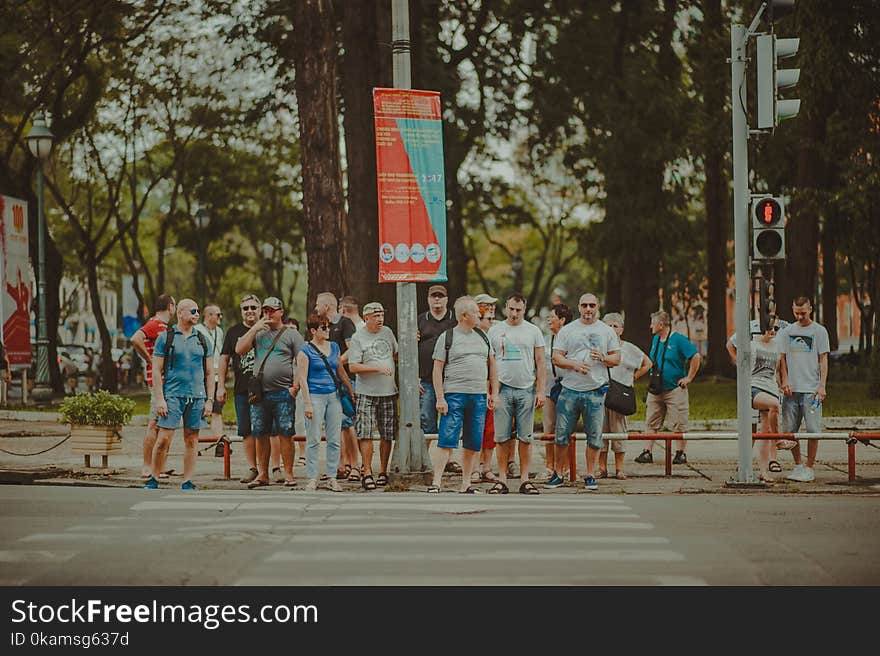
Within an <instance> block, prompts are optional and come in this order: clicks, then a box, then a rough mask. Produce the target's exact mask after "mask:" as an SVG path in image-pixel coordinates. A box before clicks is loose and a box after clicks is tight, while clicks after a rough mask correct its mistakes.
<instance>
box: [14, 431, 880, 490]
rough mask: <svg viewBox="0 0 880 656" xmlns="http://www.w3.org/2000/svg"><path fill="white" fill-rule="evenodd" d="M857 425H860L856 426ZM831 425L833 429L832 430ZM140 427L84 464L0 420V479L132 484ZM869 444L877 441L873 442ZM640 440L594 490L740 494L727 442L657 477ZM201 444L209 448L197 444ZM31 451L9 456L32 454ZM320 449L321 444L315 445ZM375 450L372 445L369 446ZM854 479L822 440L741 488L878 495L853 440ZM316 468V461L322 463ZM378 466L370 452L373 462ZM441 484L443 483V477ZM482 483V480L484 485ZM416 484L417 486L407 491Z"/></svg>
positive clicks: (872, 457) (873, 475) (47, 436)
mask: <svg viewBox="0 0 880 656" xmlns="http://www.w3.org/2000/svg"><path fill="white" fill-rule="evenodd" d="M862 426H863V427H864V424H862ZM835 430H837V427H835ZM143 431H144V428H143V427H142V426H130V427H127V428H125V429H124V430H123V432H122V435H123V440H122V452H121V454H120V455H118V456H117V455H114V456H111V457H110V461H109V468H108V469H101V468H99V467H91V468H86V467H84V466H83V457H82V456H81V455H78V454H75V453H73V452H71V450H70V443H69V442H65V443H63V444H61V445H60V446H58V447H57V448H54V449H52V448H51V447H53V445H55V444H57V443H58V442H60V441H61V440H62V439H64V436H65V435H66V434H67V428H66V426H63V425H60V424H58V423H55V422H52V421H49V422H47V421H12V420H0V449H2V451H0V482H5V483H31V482H34V481H39V482H40V483H42V484H49V485H110V486H119V487H140V486H141V485H142V480H141V478H140V471H141V455H140V451H141V443H142V439H143ZM873 444H875V445H877V446H880V443H877V442H874V443H873ZM642 445H643V443H642V442H636V441H633V442H630V443H629V444H628V446H627V451H628V453H627V461H626V469H627V473H628V475H629V478H628V479H627V480H625V481H618V480H616V479H614V478H608V479H604V480H602V481H600V493H603V494H604V493H610V494H673V493H685V494H686V493H743V491H742V490H731V489H729V488H727V487H725V485H724V484H725V482H726V481H728V480H729V479H731V478H732V477H733V476H734V475H735V473H736V468H737V464H736V463H737V452H736V442H735V441H716V442H710V441H696V440H695V441H692V442H691V443H690V444H689V445H688V448H687V453H688V459H689V464H688V465H686V466H675V467H674V468H673V476H670V477H667V476H665V475H664V467H663V450H662V447H661V445H660V444H658V445H657V447H656V448H655V454H654V455H655V463H654V464H653V465H639V464H636V463H634V462H632V459H633V458H634V457H635V455H636V454H637V453H639V451H640V450H641V448H642ZM203 446H205V447H208V446H209V445H203ZM578 448H579V451H580V457H579V459H580V462H579V470H580V471H581V473H582V470H583V446H579V447H578ZM45 449H50V450H48V451H47V452H46V453H43V454H40V455H34V456H24V455H10V453H7V452H13V453H18V454H27V453H36V452H38V451H43V450H45ZM232 449H233V454H232V472H231V473H232V478H231V480H224V478H223V460H222V458H215V457H214V456H213V449H210V448H208V452H207V453H205V454H203V455H202V456H201V457H200V458H199V460H198V466H197V474H196V477H195V482H196V484H197V485H198V486H199V487H200V488H201V489H203V490H210V489H230V490H233V489H241V488H242V487H243V486H242V485H241V484H239V483H238V478H239V477H240V476H241V474H242V473H243V472H244V470H245V469H246V465H245V461H244V455H243V450H242V448H241V444H238V443H233V445H232ZM182 450H183V441H182V438H181V437H180V436H178V437H177V438H176V439H175V441H174V442H173V444H172V447H171V455H170V457H169V465H168V466H169V467H173V468H176V469H177V471H178V472H180V471H182ZM322 451H323V449H322ZM376 451H377V452H378V449H376ZM856 456H857V467H856V474H857V479H856V481H854V482H852V483H850V482H849V481H848V475H847V446H846V444H845V443H844V442H843V441H840V440H837V441H823V442H822V443H821V444H820V447H819V461H818V462H817V466H816V481H815V482H813V483H808V484H803V483H790V482H785V480H784V476H785V473H787V472H788V470H790V468H791V463H792V461H791V456H790V455H789V454H787V453H784V452H783V453H781V455H780V462H781V463H782V465H783V467H784V468H785V470H786V471H785V472H783V473H782V474H780V475H778V478H779V481H778V482H777V483H776V484H774V485H773V486H770V487H767V488H759V489H756V490H748V492H749V493H752V492H754V493H757V494H772V493H798V492H799V493H814V494H815V493H827V494H839V493H849V494H880V487H878V485H880V448H875V447H873V446H865V445H862V444H857V445H856ZM535 457H536V459H537V460H538V463H537V464H538V466H539V468H538V471H540V470H542V469H543V449H540V448H538V449H536V456H535ZM92 464H93V465H95V464H100V458H99V457H93V459H92ZM322 466H323V465H322ZM374 467H375V468H376V469H375V471H378V455H377V456H376V462H375V464H374ZM295 475H296V478H297V479H298V480H299V482H300V485H302V484H303V483H304V479H305V467H299V466H298V467H297V468H296V469H295ZM447 479H448V485H449V487H450V489H451V488H452V487H455V486H456V485H457V484H458V479H457V478H454V477H447ZM181 482H182V479H181V478H180V477H179V476H171V477H170V478H169V479H167V481H163V483H162V485H163V487H168V488H172V487H179V486H180V483H181ZM444 485H447V482H444ZM344 487H345V488H346V489H347V490H351V491H358V492H361V491H362V490H361V488H360V487H359V485H358V484H355V483H346V484H344ZM483 487H484V488H488V485H484V486H483ZM414 489H422V488H414ZM574 491H575V488H571V487H568V488H564V489H560V490H553V491H547V493H548V494H553V495H556V494H567V493H572V492H574Z"/></svg>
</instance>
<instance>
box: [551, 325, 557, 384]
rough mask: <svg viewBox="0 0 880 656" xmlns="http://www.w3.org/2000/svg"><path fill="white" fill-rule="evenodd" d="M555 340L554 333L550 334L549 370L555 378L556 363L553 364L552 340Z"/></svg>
mask: <svg viewBox="0 0 880 656" xmlns="http://www.w3.org/2000/svg"><path fill="white" fill-rule="evenodd" d="M555 341H556V335H550V370H551V371H552V372H553V378H554V379H556V378H558V376H557V375H556V365H555V364H553V342H555Z"/></svg>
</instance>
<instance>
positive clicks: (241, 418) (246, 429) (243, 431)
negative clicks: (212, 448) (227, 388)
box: [232, 393, 251, 437]
mask: <svg viewBox="0 0 880 656" xmlns="http://www.w3.org/2000/svg"><path fill="white" fill-rule="evenodd" d="M247 399H248V395H247V393H244V394H236V395H235V396H234V397H233V399H232V400H233V403H235V421H236V422H238V436H239V437H250V436H251V404H250V403H248V400H247Z"/></svg>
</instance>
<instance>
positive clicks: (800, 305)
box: [776, 296, 830, 483]
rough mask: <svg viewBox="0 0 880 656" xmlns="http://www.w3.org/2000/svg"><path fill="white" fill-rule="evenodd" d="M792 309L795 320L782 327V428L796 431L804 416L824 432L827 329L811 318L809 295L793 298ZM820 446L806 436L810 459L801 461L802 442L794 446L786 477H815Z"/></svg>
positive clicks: (806, 480)
mask: <svg viewBox="0 0 880 656" xmlns="http://www.w3.org/2000/svg"><path fill="white" fill-rule="evenodd" d="M791 310H792V312H793V313H794V318H795V321H794V323H790V324H788V325H787V326H786V327H785V328H783V329H782V331H780V332H779V333H778V334H777V336H776V340H777V342H778V343H779V351H780V357H779V373H780V385H779V388H780V390H782V432H784V433H796V432H797V431H798V429H799V428H800V425H801V419H803V420H804V421H805V422H806V424H807V432H808V433H820V432H822V402H823V401H824V400H825V396H826V394H827V393H826V391H825V383H826V381H827V380H828V352H829V351H830V347H829V343H828V331H827V330H825V327H824V326H821V325H819V324H818V323H816V322H815V321H813V320H812V319H810V314H812V312H813V304H812V303H811V302H810V299H809V298H807V297H806V296H799V297H798V298H796V299H794V303H792V306H791ZM818 450H819V441H818V440H807V462H806V465H803V464H801V448H800V444H798V446H796V447H795V448H794V449H792V452H791V453H792V456H794V463H795V468H794V470H792V472H791V474H789V475H788V476H787V477H786V478H788V479H789V480H791V481H799V482H801V483H809V482H810V481H812V480H814V479H815V478H816V476H815V474H814V473H813V465H814V464H815V462H816V453H817V452H818Z"/></svg>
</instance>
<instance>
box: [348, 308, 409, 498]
mask: <svg viewBox="0 0 880 656" xmlns="http://www.w3.org/2000/svg"><path fill="white" fill-rule="evenodd" d="M364 319H365V320H366V323H365V324H364V327H363V328H362V329H361V330H358V331H357V332H356V333H355V334H354V336H353V337H352V338H351V349H350V350H349V352H348V366H349V368H350V369H351V371H352V372H353V373H355V374H357V379H356V380H355V387H354V392H355V402H356V407H357V412H356V414H355V417H354V428H355V432H356V433H357V435H358V447H359V448H360V452H361V462H362V463H363V477H362V478H361V485H362V486H363V488H364V489H365V490H375V489H376V485H387V483H388V458H389V456H390V455H391V442H392V440H393V439H394V438H395V436H396V435H397V425H398V415H397V385H396V384H395V382H394V360H395V358H396V357H397V339H396V338H395V337H394V333H393V332H391V329H390V328H389V327H388V326H386V325H385V308H384V307H382V304H381V303H376V302H373V303H367V304H366V305H365V306H364ZM376 432H378V433H379V438H380V440H381V441H380V442H379V459H380V462H381V470H380V472H379V476H378V478H377V479H375V480H374V479H373V433H376Z"/></svg>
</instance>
